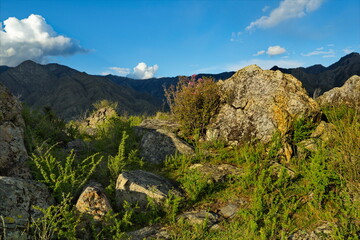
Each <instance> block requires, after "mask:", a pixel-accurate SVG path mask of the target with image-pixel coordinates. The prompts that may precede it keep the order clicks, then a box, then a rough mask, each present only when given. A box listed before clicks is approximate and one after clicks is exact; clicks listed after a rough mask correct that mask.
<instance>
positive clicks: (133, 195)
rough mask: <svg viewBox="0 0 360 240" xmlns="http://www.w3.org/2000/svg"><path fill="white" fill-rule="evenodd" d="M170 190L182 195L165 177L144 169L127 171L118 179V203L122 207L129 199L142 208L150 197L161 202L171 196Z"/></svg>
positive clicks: (158, 202)
mask: <svg viewBox="0 0 360 240" xmlns="http://www.w3.org/2000/svg"><path fill="white" fill-rule="evenodd" d="M169 192H171V193H172V194H175V195H181V194H180V192H179V191H177V190H176V188H175V186H174V185H173V184H172V183H171V182H170V181H169V180H167V179H166V178H164V177H161V176H158V175H156V174H154V173H150V172H146V171H143V170H132V171H126V172H123V173H121V174H120V175H119V177H118V179H117V181H116V204H117V206H118V208H121V207H122V206H123V203H124V201H127V202H128V203H132V204H136V203H137V204H138V206H139V207H140V209H145V208H146V206H147V204H148V198H151V199H152V200H153V201H154V202H155V203H157V204H160V203H161V202H163V201H164V200H165V199H166V198H167V197H168V196H169Z"/></svg>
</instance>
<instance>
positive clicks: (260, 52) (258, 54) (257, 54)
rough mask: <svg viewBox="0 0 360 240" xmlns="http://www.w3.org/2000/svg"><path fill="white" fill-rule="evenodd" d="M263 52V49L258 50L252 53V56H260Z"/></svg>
mask: <svg viewBox="0 0 360 240" xmlns="http://www.w3.org/2000/svg"><path fill="white" fill-rule="evenodd" d="M264 53H265V50H261V51H258V52H257V53H255V54H253V56H260V55H263V54H264Z"/></svg>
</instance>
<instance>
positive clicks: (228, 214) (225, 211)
mask: <svg viewBox="0 0 360 240" xmlns="http://www.w3.org/2000/svg"><path fill="white" fill-rule="evenodd" d="M238 211H239V205H237V204H234V203H230V204H228V205H226V206H225V207H222V208H220V214H221V215H222V216H224V217H225V218H232V217H234V216H235V214H236V213H237V212H238Z"/></svg>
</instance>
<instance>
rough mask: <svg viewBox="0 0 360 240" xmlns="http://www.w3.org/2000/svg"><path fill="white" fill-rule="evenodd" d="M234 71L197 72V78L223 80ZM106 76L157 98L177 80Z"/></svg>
mask: <svg viewBox="0 0 360 240" xmlns="http://www.w3.org/2000/svg"><path fill="white" fill-rule="evenodd" d="M234 73H235V72H223V73H219V74H204V73H200V74H197V76H196V77H197V78H201V77H212V78H214V79H215V80H220V79H222V80H225V79H228V78H230V77H231V76H232V75H234ZM106 78H108V79H110V80H111V81H113V82H115V83H117V84H119V85H122V86H126V87H131V88H133V89H135V90H136V91H139V92H142V93H148V94H150V95H151V96H153V97H156V98H158V99H164V87H166V88H169V87H170V86H171V85H175V86H176V84H177V82H178V81H179V76H178V77H163V78H150V79H145V80H134V79H131V78H127V77H120V76H114V75H107V76H106Z"/></svg>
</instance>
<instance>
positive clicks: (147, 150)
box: [136, 119, 194, 164]
mask: <svg viewBox="0 0 360 240" xmlns="http://www.w3.org/2000/svg"><path fill="white" fill-rule="evenodd" d="M177 129H178V124H176V123H174V122H170V121H167V120H160V119H148V120H144V121H143V122H142V123H141V125H140V126H139V127H137V128H136V133H137V134H138V135H139V136H140V137H141V143H140V155H141V157H143V159H144V161H147V162H151V163H155V164H159V163H162V162H163V161H164V160H165V159H166V157H167V156H170V155H174V154H175V153H180V154H185V155H191V154H194V149H193V148H192V147H191V146H190V145H189V144H187V143H186V142H184V141H183V140H181V139H180V138H179V137H178V136H177V135H176V133H175V132H176V130H177Z"/></svg>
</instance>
